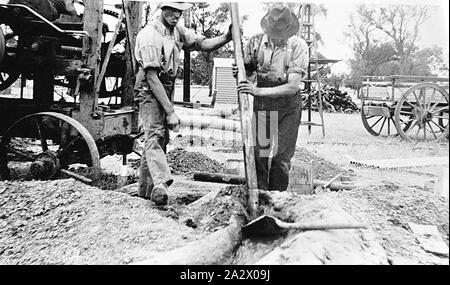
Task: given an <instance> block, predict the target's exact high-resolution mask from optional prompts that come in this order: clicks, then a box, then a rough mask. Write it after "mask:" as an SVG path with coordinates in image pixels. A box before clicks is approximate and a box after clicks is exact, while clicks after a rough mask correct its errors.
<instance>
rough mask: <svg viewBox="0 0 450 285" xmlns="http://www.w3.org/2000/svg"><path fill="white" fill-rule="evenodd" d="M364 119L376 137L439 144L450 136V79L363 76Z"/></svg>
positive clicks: (366, 125)
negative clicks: (399, 137) (394, 137)
mask: <svg viewBox="0 0 450 285" xmlns="http://www.w3.org/2000/svg"><path fill="white" fill-rule="evenodd" d="M363 78H364V81H363V88H362V93H361V100H362V106H361V119H362V122H363V125H364V127H365V128H366V129H367V131H368V132H369V133H370V134H372V135H374V136H397V135H400V136H401V137H402V138H403V139H405V140H410V141H437V140H442V139H445V138H448V133H449V124H448V120H449V95H448V93H449V92H448V90H449V84H448V82H449V79H448V78H443V77H425V76H402V75H392V76H364V77H363Z"/></svg>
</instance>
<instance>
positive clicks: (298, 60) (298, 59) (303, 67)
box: [287, 37, 309, 74]
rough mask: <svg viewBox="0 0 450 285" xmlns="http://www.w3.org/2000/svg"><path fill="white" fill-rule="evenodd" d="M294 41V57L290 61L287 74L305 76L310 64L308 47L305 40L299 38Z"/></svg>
mask: <svg viewBox="0 0 450 285" xmlns="http://www.w3.org/2000/svg"><path fill="white" fill-rule="evenodd" d="M292 40H293V43H292V56H291V60H290V61H289V65H288V70H287V74H290V73H300V74H305V73H306V71H307V69H308V64H309V52H308V45H307V43H306V42H305V41H304V40H303V39H301V38H299V37H295V38H293V39H292Z"/></svg>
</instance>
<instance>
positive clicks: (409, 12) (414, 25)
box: [359, 5, 430, 74]
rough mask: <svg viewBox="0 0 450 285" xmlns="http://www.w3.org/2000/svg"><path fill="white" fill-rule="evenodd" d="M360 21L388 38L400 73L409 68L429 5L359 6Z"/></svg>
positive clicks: (427, 14) (427, 15)
mask: <svg viewBox="0 0 450 285" xmlns="http://www.w3.org/2000/svg"><path fill="white" fill-rule="evenodd" d="M360 9H361V13H359V15H360V16H361V17H362V19H361V20H362V22H364V23H367V24H368V25H369V26H370V29H373V28H376V29H377V30H378V31H380V32H382V33H383V34H384V35H386V36H387V37H388V39H390V40H391V41H392V42H393V44H394V47H395V50H396V53H397V55H398V57H399V63H400V73H401V74H405V72H407V71H408V69H411V64H412V63H411V61H410V57H411V55H412V54H413V53H414V52H415V51H416V49H417V47H416V41H417V39H418V34H419V27H420V25H421V24H423V22H424V21H425V20H426V19H427V18H428V17H429V11H430V7H428V6H411V5H388V6H386V7H383V6H379V7H375V6H367V5H362V6H361V7H360Z"/></svg>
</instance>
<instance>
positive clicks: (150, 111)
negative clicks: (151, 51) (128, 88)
mask: <svg viewBox="0 0 450 285" xmlns="http://www.w3.org/2000/svg"><path fill="white" fill-rule="evenodd" d="M142 80H144V81H142ZM140 83H141V85H144V86H145V84H146V81H145V73H144V71H143V70H140V71H139V73H138V75H137V76H136V87H135V89H136V91H138V92H140V94H139V96H138V97H140V98H141V100H140V102H138V103H139V118H140V120H141V123H142V127H143V129H144V132H145V140H144V151H143V153H142V158H141V165H140V169H139V196H140V197H148V198H149V197H150V195H151V191H152V190H153V187H154V186H155V185H158V184H161V183H166V184H167V185H168V186H170V185H171V184H172V183H173V177H172V174H171V173H170V168H169V164H168V162H167V158H166V151H167V144H168V143H169V140H170V135H169V128H168V125H167V121H166V112H165V110H164V108H163V107H162V105H161V104H160V103H159V101H158V99H156V97H155V95H153V93H152V92H151V91H149V89H148V88H142V86H140ZM163 85H164V87H165V89H166V93H167V94H171V92H172V91H173V88H169V86H168V85H165V84H163ZM142 93H144V94H142ZM168 96H169V95H168Z"/></svg>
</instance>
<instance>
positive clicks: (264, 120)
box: [254, 102, 302, 191]
mask: <svg viewBox="0 0 450 285" xmlns="http://www.w3.org/2000/svg"><path fill="white" fill-rule="evenodd" d="M283 107H284V108H270V106H266V107H265V108H264V110H261V108H258V106H257V104H255V110H254V111H255V115H256V120H255V121H256V134H257V135H256V137H257V142H256V145H255V164H256V172H257V179H258V189H260V190H278V191H286V189H287V186H288V185H289V170H290V169H291V159H292V157H293V156H294V152H295V145H296V143H297V137H298V129H299V126H300V121H301V116H302V113H301V104H300V103H297V102H293V104H287V106H283ZM270 109H272V110H273V109H275V110H273V111H272V113H271V112H270ZM274 112H276V113H274ZM264 114H265V116H264ZM271 121H272V123H271ZM271 124H272V130H273V129H277V130H276V132H275V133H272V134H270V129H271V126H270V125H271ZM264 127H265V131H264ZM272 132H273V131H272ZM269 134H270V135H269ZM269 138H270V141H271V142H270V144H269V146H268V145H267V144H268V139H269ZM270 150H271V153H272V155H273V156H272V159H271V163H270V165H269V155H268V154H269V151H270Z"/></svg>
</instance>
